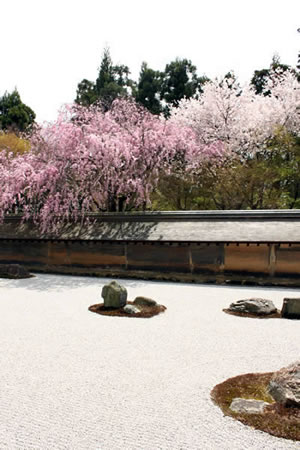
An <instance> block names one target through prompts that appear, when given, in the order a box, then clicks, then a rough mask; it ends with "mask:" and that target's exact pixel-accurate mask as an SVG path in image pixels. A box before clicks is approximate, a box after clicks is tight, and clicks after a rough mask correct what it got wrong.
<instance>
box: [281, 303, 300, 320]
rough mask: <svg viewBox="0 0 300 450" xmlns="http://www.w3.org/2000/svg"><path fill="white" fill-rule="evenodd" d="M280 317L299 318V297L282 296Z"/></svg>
mask: <svg viewBox="0 0 300 450" xmlns="http://www.w3.org/2000/svg"><path fill="white" fill-rule="evenodd" d="M281 317H285V318H287V319H300V298H284V299H283V305H282V309H281Z"/></svg>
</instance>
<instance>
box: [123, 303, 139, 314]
mask: <svg viewBox="0 0 300 450" xmlns="http://www.w3.org/2000/svg"><path fill="white" fill-rule="evenodd" d="M123 309H124V311H125V312H126V313H127V314H137V313H139V312H141V311H140V310H139V308H137V307H136V306H134V305H125V306H124V308H123Z"/></svg>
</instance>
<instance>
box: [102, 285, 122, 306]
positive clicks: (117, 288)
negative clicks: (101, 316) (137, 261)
mask: <svg viewBox="0 0 300 450" xmlns="http://www.w3.org/2000/svg"><path fill="white" fill-rule="evenodd" d="M101 295H102V297H103V299H104V306H105V307H106V308H116V309H118V308H123V306H125V305H126V301H127V290H126V288H125V287H124V286H122V285H121V284H119V283H117V282H116V281H112V282H111V283H109V284H106V285H104V286H103V288H102V293H101Z"/></svg>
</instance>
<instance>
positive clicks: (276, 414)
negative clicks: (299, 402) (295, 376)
mask: <svg viewBox="0 0 300 450" xmlns="http://www.w3.org/2000/svg"><path fill="white" fill-rule="evenodd" d="M272 376H273V372H269V373H248V374H245V375H239V376H237V377H234V378H229V379H228V380H226V381H224V382H223V383H221V384H218V385H217V386H215V387H214V389H213V390H212V391H211V398H212V400H213V401H214V402H215V403H216V404H217V405H218V406H219V407H220V408H221V409H222V411H223V413H224V414H225V416H231V417H233V418H234V419H237V420H239V421H240V422H242V423H243V424H245V425H249V426H251V427H253V428H255V429H257V430H261V431H265V432H266V433H269V434H272V435H273V436H277V437H281V438H285V439H292V440H296V441H299V440H300V408H294V407H290V408H285V407H284V406H282V405H280V404H278V403H275V402H274V400H273V398H272V397H271V396H270V395H269V394H268V391H267V388H268V384H269V381H270V379H271V377H272ZM236 397H241V398H245V399H255V400H263V401H265V402H269V403H271V404H270V406H267V407H266V408H265V410H264V412H263V413H261V414H246V413H243V414H242V413H235V412H233V411H231V409H230V408H229V406H230V404H231V402H232V400H233V399H234V398H236Z"/></svg>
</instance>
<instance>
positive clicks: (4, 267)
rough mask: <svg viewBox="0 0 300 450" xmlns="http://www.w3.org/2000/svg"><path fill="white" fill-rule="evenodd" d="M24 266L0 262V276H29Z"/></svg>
mask: <svg viewBox="0 0 300 450" xmlns="http://www.w3.org/2000/svg"><path fill="white" fill-rule="evenodd" d="M30 277H31V275H30V273H29V272H28V270H27V269H26V267H24V266H21V265H20V264H0V278H12V279H22V278H30Z"/></svg>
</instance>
